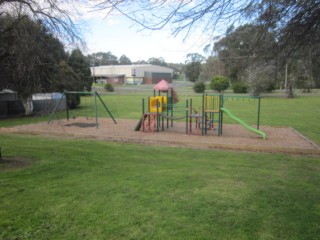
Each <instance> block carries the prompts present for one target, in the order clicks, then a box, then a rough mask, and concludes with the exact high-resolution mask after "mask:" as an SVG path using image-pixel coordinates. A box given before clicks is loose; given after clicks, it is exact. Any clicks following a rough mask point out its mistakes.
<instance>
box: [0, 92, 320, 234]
mask: <svg viewBox="0 0 320 240" xmlns="http://www.w3.org/2000/svg"><path fill="white" fill-rule="evenodd" d="M178 94H179V92H178ZM142 97H146V96H145V93H144V94H141V95H139V94H137V93H135V94H132V95H117V94H107V95H103V99H104V101H105V102H106V104H107V106H108V108H109V109H110V111H111V112H112V114H113V116H114V117H115V118H116V119H117V118H130V119H137V120H138V119H139V117H140V116H141V98H142ZM179 98H180V100H181V101H180V105H179V106H181V108H183V106H184V103H183V102H184V101H185V99H188V98H189V96H188V95H184V94H183V93H182V94H179ZM192 98H193V101H194V106H196V105H197V104H199V103H200V102H201V95H196V94H193V95H192ZM92 102H93V101H92V99H90V98H88V97H86V98H85V100H83V101H82V106H81V108H80V109H78V110H79V111H78V110H77V112H75V114H79V115H86V116H92V114H93V109H92ZM319 105H320V97H319V96H303V97H302V96H301V97H298V98H295V99H287V98H281V97H266V98H263V100H262V103H261V124H262V125H272V126H290V127H293V128H295V129H297V130H298V131H300V132H301V133H303V134H304V135H306V136H307V137H309V138H310V139H312V140H313V141H315V142H317V143H318V144H320V127H319V119H320V108H319V107H318V106H319ZM225 107H226V108H228V109H229V110H231V111H232V112H233V113H234V114H236V115H237V116H239V117H240V118H242V119H243V120H245V121H246V122H248V123H250V124H255V123H256V110H257V102H256V101H255V102H254V101H228V102H226V103H225ZM99 109H100V110H99V116H106V117H108V114H107V113H105V112H104V113H103V112H102V109H101V106H99ZM103 114H104V115H103ZM61 117H62V116H61ZM46 120H48V116H42V117H33V118H19V119H7V120H1V121H0V127H3V126H14V125H19V124H27V123H32V122H36V121H46ZM224 120H225V122H226V123H232V120H231V119H228V118H227V117H225V118H224ZM0 147H1V149H2V155H3V157H4V158H8V157H22V158H29V159H33V160H34V162H33V164H32V165H30V166H28V167H26V168H18V169H9V168H8V165H7V163H6V162H5V163H0V239H6V240H7V239H10V240H11V239H319V236H320V204H319V199H320V188H319V184H320V157H308V156H291V155H279V154H261V153H242V152H224V151H206V150H192V149H186V148H167V147H152V146H140V145H130V144H116V143H110V142H101V141H93V140H90V141H89V140H75V139H60V138H52V139H50V138H45V137H38V136H23V135H6V134H1V135H0Z"/></svg>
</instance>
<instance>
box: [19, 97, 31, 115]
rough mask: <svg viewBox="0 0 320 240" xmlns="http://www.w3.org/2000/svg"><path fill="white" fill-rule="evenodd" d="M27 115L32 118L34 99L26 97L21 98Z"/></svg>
mask: <svg viewBox="0 0 320 240" xmlns="http://www.w3.org/2000/svg"><path fill="white" fill-rule="evenodd" d="M21 101H22V104H23V107H24V111H25V115H26V116H30V115H32V113H33V103H32V97H26V98H24V97H23V98H21Z"/></svg>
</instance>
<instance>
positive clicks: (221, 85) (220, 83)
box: [210, 76, 229, 92]
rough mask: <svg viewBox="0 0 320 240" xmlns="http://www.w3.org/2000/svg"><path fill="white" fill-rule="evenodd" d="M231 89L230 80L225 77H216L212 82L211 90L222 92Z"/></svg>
mask: <svg viewBox="0 0 320 240" xmlns="http://www.w3.org/2000/svg"><path fill="white" fill-rule="evenodd" d="M228 87H229V79H228V78H226V77H223V76H216V77H214V78H213V79H212V80H211V82H210V88H211V89H212V90H216V91H218V92H222V91H224V90H226V89H227V88H228Z"/></svg>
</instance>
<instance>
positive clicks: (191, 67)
mask: <svg viewBox="0 0 320 240" xmlns="http://www.w3.org/2000/svg"><path fill="white" fill-rule="evenodd" d="M200 72H201V63H200V62H190V63H188V64H186V65H185V67H184V73H185V74H186V77H187V79H188V80H189V81H190V82H196V81H198V79H199V75H200Z"/></svg>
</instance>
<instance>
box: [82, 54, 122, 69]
mask: <svg viewBox="0 0 320 240" xmlns="http://www.w3.org/2000/svg"><path fill="white" fill-rule="evenodd" d="M88 59H89V61H90V64H91V65H93V66H103V65H118V64H119V62H118V58H117V57H116V56H115V55H113V54H112V53H111V52H110V51H109V52H97V53H93V54H90V55H88Z"/></svg>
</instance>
